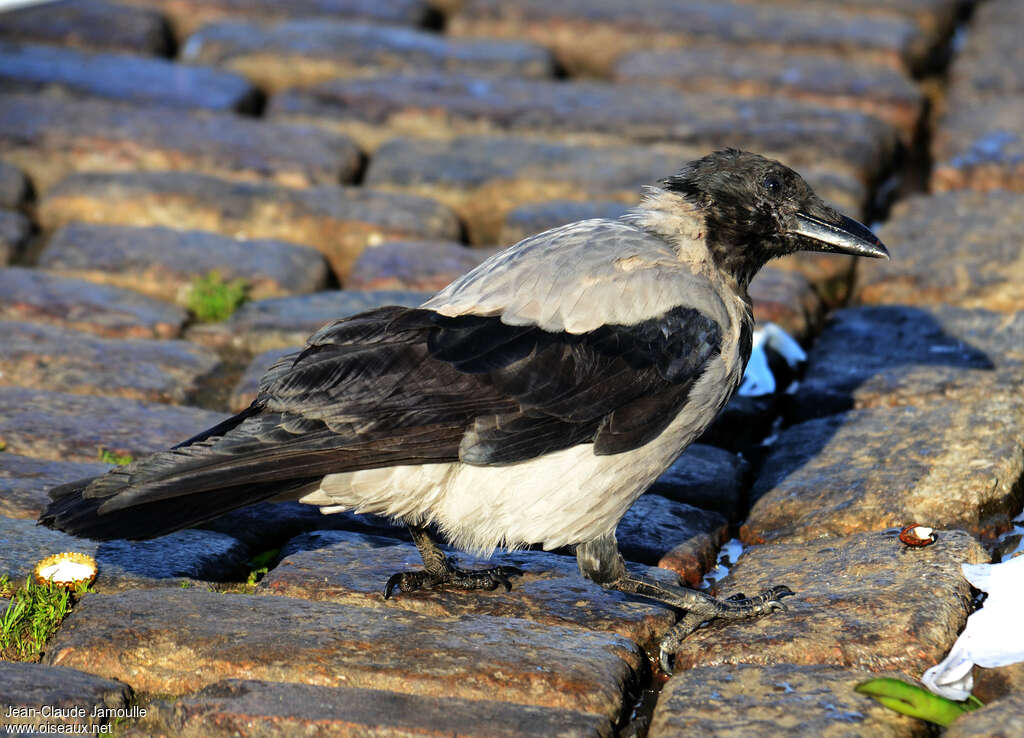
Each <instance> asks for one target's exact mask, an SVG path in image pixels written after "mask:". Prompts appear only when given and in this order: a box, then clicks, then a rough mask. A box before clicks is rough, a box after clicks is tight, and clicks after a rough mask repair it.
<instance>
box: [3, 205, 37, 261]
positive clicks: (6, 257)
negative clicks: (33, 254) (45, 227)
mask: <svg viewBox="0 0 1024 738" xmlns="http://www.w3.org/2000/svg"><path fill="white" fill-rule="evenodd" d="M31 233H32V223H31V222H30V221H29V219H28V218H26V217H25V216H24V215H22V214H21V213H16V212H14V211H12V210H0V267H4V266H6V265H7V264H9V263H10V262H11V260H12V259H13V258H14V257H16V256H17V255H18V254H19V253H20V252H21V250H22V248H23V247H24V245H25V242H26V241H28V237H29V235H30V234H31Z"/></svg>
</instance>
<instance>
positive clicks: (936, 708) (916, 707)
mask: <svg viewBox="0 0 1024 738" xmlns="http://www.w3.org/2000/svg"><path fill="white" fill-rule="evenodd" d="M854 690H855V691H857V692H859V693H860V694H864V695H867V696H868V697H872V698H873V699H875V700H877V701H878V702H881V703H882V704H883V705H885V706H886V707H888V708H889V709H890V710H895V711H896V712H898V713H901V714H903V715H910V716H911V717H915V718H920V719H921V720H927V721H928V722H930V723H935V724H936V725H943V726H946V725H949V724H950V723H952V722H953V721H954V720H956V719H957V718H958V717H960V716H961V715H963V714H964V713H965V712H971V711H972V710H977V709H978V708H979V707H982V703H981V701H980V700H979V699H978V698H977V697H973V696H972V697H971V698H970V699H969V700H967V701H966V702H954V701H953V700H948V699H946V698H945V697H940V696H939V695H937V694H932V693H931V692H929V691H928V690H927V689H925V688H924V687H919V686H917V685H916V684H908V683H907V682H904V681H901V680H899V679H891V678H889V677H878V678H877V679H869V680H868V681H866V682H861V683H860V684H858V685H857V686H856V687H855V688H854Z"/></svg>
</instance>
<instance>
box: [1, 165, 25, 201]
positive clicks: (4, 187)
mask: <svg viewBox="0 0 1024 738" xmlns="http://www.w3.org/2000/svg"><path fill="white" fill-rule="evenodd" d="M28 196H29V184H28V180H27V179H26V178H25V175H24V174H23V173H22V171H21V170H20V169H18V168H17V167H16V166H14V165H13V164H8V163H7V162H6V161H0V208H11V209H14V208H17V207H21V205H23V204H24V203H25V200H27V199H28Z"/></svg>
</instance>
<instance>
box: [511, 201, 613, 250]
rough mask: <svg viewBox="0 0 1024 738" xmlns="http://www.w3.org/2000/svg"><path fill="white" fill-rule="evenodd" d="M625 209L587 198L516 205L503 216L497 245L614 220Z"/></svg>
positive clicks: (610, 202)
mask: <svg viewBox="0 0 1024 738" xmlns="http://www.w3.org/2000/svg"><path fill="white" fill-rule="evenodd" d="M629 207H630V206H629V205H627V204H626V203H624V202H614V201H610V200H590V199H587V200H585V201H582V202H577V201H575V200H550V201H547V202H537V203H528V204H526V205H520V206H518V207H515V208H512V209H511V210H509V211H508V213H506V214H505V221H504V222H503V223H502V224H501V232H500V233H499V234H498V243H499V244H501V245H502V246H511V245H512V244H514V243H518V242H519V241H522V240H523V239H524V238H526V237H527V236H532V235H533V234H535V233H540V232H542V231H546V230H548V229H549V228H557V227H558V226H561V225H565V224H566V223H575V222H576V221H578V220H589V219H590V218H607V219H608V220H614V219H616V218H618V217H619V216H621V215H625V214H626V212H627V211H628V210H629Z"/></svg>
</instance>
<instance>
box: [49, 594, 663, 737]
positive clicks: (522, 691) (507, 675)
mask: <svg viewBox="0 0 1024 738" xmlns="http://www.w3.org/2000/svg"><path fill="white" fill-rule="evenodd" d="M487 596H488V594H487V593H483V594H481V595H480V597H487ZM269 626H272V627H269ZM139 644H146V645H147V646H148V648H139ZM183 652H187V654H188V658H187V659H183V658H182V653H183ZM46 659H47V662H48V663H52V664H56V665H60V666H70V667H73V668H74V667H76V666H78V665H82V666H85V665H87V666H88V668H89V669H90V670H91V671H92V672H93V673H95V674H98V675H101V676H106V677H109V678H123V679H124V680H126V681H127V682H128V683H129V684H131V685H132V687H133V688H135V689H137V690H142V691H148V692H158V693H162V694H179V695H180V694H185V693H188V692H192V691H194V690H197V689H199V688H201V687H204V686H206V685H209V684H212V683H215V682H217V681H220V680H222V679H225V678H238V677H243V678H249V679H265V680H273V681H283V682H292V683H301V684H313V685H319V686H328V687H332V686H347V687H357V688H369V689H390V690H392V691H401V692H404V693H407V694H417V695H423V696H427V697H431V696H444V697H455V698H462V699H476V700H486V699H490V698H492V697H494V696H495V695H500V696H501V699H502V700H503V701H507V702H512V703H519V704H531V705H540V706H546V707H555V708H569V709H574V710H579V711H581V712H585V713H587V714H593V715H600V716H603V717H607V718H614V717H617V716H618V713H619V710H620V709H621V707H622V701H623V694H622V690H623V687H624V686H625V684H626V682H627V681H629V680H631V679H632V678H633V675H634V673H635V672H636V671H637V670H639V669H640V668H642V664H643V662H644V661H646V659H645V658H644V657H643V655H642V654H641V652H640V651H639V649H638V648H637V646H636V645H635V644H633V643H632V642H630V641H628V640H626V639H624V638H622V637H621V636H616V635H609V634H605V633H595V632H588V631H582V630H579V629H575V628H564V627H557V626H543V625H540V624H538V623H533V622H527V621H524V620H520V619H518V618H506V617H491V616H485V615H467V616H463V617H459V618H448V617H437V616H430V615H422V614H419V613H414V612H409V611H405V610H399V609H396V608H384V607H383V606H377V607H372V608H370V607H356V606H352V605H341V604H336V603H331V602H310V601H308V600H298V599H293V598H290V597H254V596H251V595H235V594H215V593H213V592H206V591H202V590H200V589H190V590H181V589H177V590H172V589H163V590H148V591H147V590H142V591H135V592H126V593H124V594H118V595H106V596H101V595H93V596H91V597H85V598H83V600H82V601H81V602H79V604H78V606H77V607H76V608H75V610H74V612H72V614H71V615H70V616H69V618H68V619H67V620H66V621H64V624H63V626H62V627H61V629H60V630H59V631H58V633H57V635H56V637H55V638H54V639H53V640H51V641H50V643H49V646H48V650H47V655H46Z"/></svg>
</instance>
